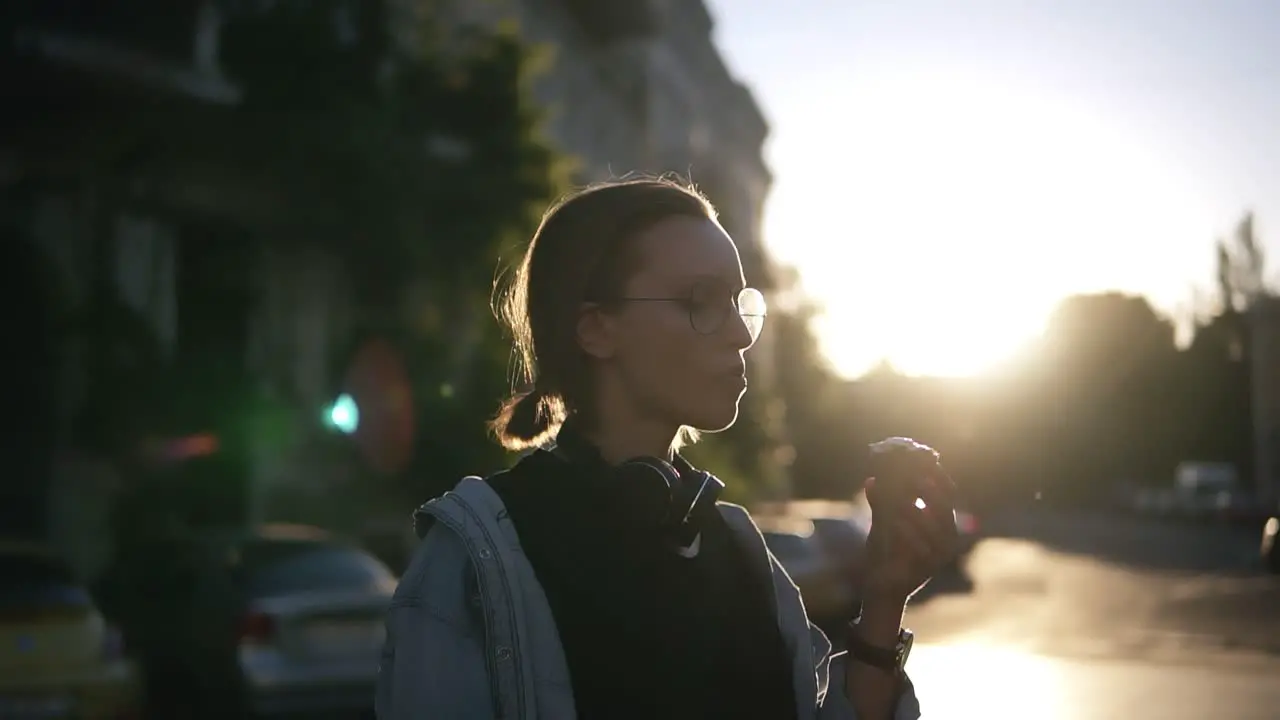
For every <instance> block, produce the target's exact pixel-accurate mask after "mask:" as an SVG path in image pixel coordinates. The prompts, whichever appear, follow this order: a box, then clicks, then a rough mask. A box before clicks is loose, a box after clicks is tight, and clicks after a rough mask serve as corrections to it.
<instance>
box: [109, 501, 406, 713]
mask: <svg viewBox="0 0 1280 720" xmlns="http://www.w3.org/2000/svg"><path fill="white" fill-rule="evenodd" d="M196 540H197V542H198V543H199V544H200V545H201V547H202V548H203V549H204V553H205V556H206V557H211V558H215V559H219V560H220V562H219V563H218V564H217V565H216V566H215V567H214V568H212V570H211V572H212V573H213V574H214V577H211V578H207V579H205V580H202V581H201V583H202V586H203V587H209V588H226V592H225V595H226V598H225V600H224V601H201V600H199V599H198V600H197V602H196V603H195V604H194V607H193V608H192V610H191V612H190V613H189V617H190V621H191V622H193V623H196V624H198V625H200V626H203V627H206V628H208V629H209V631H208V633H206V636H214V635H219V636H220V635H223V634H225V637H221V639H218V638H217V637H212V638H207V639H203V640H202V639H200V636H198V635H191V636H184V637H183V639H182V642H186V643H201V644H203V645H205V646H208V645H213V644H217V645H218V646H225V647H227V648H228V649H229V652H225V653H222V652H215V653H208V652H206V653H204V654H203V655H200V656H199V657H201V658H203V659H202V660H201V661H200V662H201V664H202V666H200V667H196V668H194V672H196V673H197V674H199V675H200V676H201V677H205V678H214V679H218V678H225V677H230V678H233V679H234V680H233V682H232V683H224V684H218V683H214V685H213V686H214V687H215V688H218V690H216V691H209V692H223V693H226V692H232V691H234V692H237V693H239V694H240V695H241V697H242V701H241V703H242V705H243V706H245V707H246V709H247V710H248V711H249V712H250V713H252V714H253V715H254V716H255V717H279V716H300V717H307V718H315V717H320V716H324V717H330V716H335V717H352V716H354V715H356V714H360V713H367V712H370V711H371V710H372V705H373V693H374V684H375V681H376V677H377V671H378V660H379V655H380V653H381V649H382V645H383V639H384V637H385V632H386V631H385V627H386V626H385V619H386V611H387V608H388V606H389V604H390V601H391V596H392V593H393V592H394V591H395V586H396V582H397V578H396V576H395V575H394V574H393V573H392V572H391V571H390V570H389V569H388V568H387V567H386V565H384V564H383V563H382V562H380V561H379V560H378V559H376V558H375V557H374V556H373V555H372V554H370V553H369V552H367V551H365V550H364V549H362V548H360V547H359V546H357V545H355V544H352V543H348V542H345V541H343V540H341V539H339V538H337V537H334V536H332V535H330V534H329V533H326V532H324V531H322V530H320V529H317V528H313V527H308V526H298V525H267V526H262V527H259V528H255V529H246V530H223V531H206V532H204V533H202V534H200V535H198V536H197V538H196ZM134 552H138V551H137V550H135V551H134ZM220 592H221V591H220ZM129 629H130V628H128V627H126V630H129ZM179 650H181V649H180V648H179ZM193 651H194V648H193ZM195 684H196V686H197V687H198V688H200V687H206V686H207V685H208V684H207V683H202V682H197V683H195ZM217 699H218V698H211V699H210V700H211V701H212V700H217ZM197 701H198V700H197Z"/></svg>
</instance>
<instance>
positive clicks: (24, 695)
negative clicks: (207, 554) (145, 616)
mask: <svg viewBox="0 0 1280 720" xmlns="http://www.w3.org/2000/svg"><path fill="white" fill-rule="evenodd" d="M140 704H141V694H140V691H139V683H138V673H137V671H136V668H135V666H134V664H133V662H132V661H130V659H129V658H128V657H126V656H125V648H124V644H123V642H122V641H121V634H120V632H119V631H118V630H117V629H116V628H114V627H112V626H111V625H109V624H108V623H107V622H106V621H105V620H104V618H103V616H102V613H101V612H100V611H99V610H98V607H97V606H96V605H95V603H94V601H93V599H92V598H91V597H90V595H89V592H88V590H87V589H86V588H85V587H84V586H83V585H82V584H81V583H80V582H79V581H77V579H76V578H75V576H74V575H73V574H72V571H71V569H70V567H69V566H68V564H67V563H66V562H65V561H64V560H63V559H62V558H61V557H59V556H58V555H57V554H56V553H55V552H54V551H53V550H51V549H49V548H48V547H46V546H44V545H40V544H33V543H27V542H8V541H0V718H64V717H66V718H69V717H75V718H82V719H84V720H123V719H124V718H133V717H136V713H137V712H138V711H139V709H140Z"/></svg>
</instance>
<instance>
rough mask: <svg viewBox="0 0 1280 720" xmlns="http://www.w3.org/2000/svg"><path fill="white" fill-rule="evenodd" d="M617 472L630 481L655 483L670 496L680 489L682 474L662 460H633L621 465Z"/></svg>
mask: <svg viewBox="0 0 1280 720" xmlns="http://www.w3.org/2000/svg"><path fill="white" fill-rule="evenodd" d="M617 472H618V473H619V475H620V476H623V477H626V478H629V479H633V480H640V481H641V482H650V483H655V484H657V485H659V486H660V487H662V488H663V489H664V490H666V491H667V494H668V495H674V494H675V492H676V490H677V488H679V487H680V472H679V471H678V470H676V469H675V466H674V465H672V464H671V463H669V462H667V461H666V460H663V459H661V458H655V457H638V458H632V459H630V460H627V461H626V462H624V463H622V464H621V465H619V466H618V469H617Z"/></svg>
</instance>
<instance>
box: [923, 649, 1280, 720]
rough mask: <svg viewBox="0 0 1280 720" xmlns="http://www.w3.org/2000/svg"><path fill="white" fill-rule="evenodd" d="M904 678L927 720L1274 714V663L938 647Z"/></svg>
mask: <svg viewBox="0 0 1280 720" xmlns="http://www.w3.org/2000/svg"><path fill="white" fill-rule="evenodd" d="M911 673H912V676H913V679H914V680H915V681H916V683H917V685H918V689H917V692H918V695H919V697H920V703H921V707H922V708H923V711H924V717H925V718H926V719H927V720H935V719H943V718H963V719H965V720H968V719H969V718H973V719H974V720H978V719H979V718H980V719H982V720H1031V719H1034V720H1148V719H1150V720H1184V719H1185V720H1210V719H1211V718H1212V719H1216V718H1223V719H1226V718H1232V719H1236V718H1238V719H1240V720H1246V719H1247V720H1275V719H1276V718H1280V663H1276V664H1273V665H1272V666H1271V667H1265V666H1261V665H1245V666H1242V667H1239V668H1232V667H1221V666H1218V665H1216V664H1210V663H1206V665H1205V666H1203V667H1196V666H1191V665H1163V664H1160V663H1153V662H1150V661H1147V662H1134V661H1114V660H1080V659H1071V658H1060V657H1049V656H1045V655H1039V654H1035V653H1031V652H1027V651H1022V650H1016V649H1007V648H1000V647H988V646H983V645H942V646H925V647H919V648H917V649H916V650H915V651H914V652H913V653H912V656H911Z"/></svg>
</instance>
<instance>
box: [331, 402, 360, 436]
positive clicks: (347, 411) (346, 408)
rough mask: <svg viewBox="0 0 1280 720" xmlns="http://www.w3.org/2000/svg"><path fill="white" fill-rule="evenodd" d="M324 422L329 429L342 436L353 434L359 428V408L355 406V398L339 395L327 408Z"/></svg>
mask: <svg viewBox="0 0 1280 720" xmlns="http://www.w3.org/2000/svg"><path fill="white" fill-rule="evenodd" d="M325 420H326V421H327V422H328V424H329V426H330V427H332V428H333V429H335V430H337V431H338V432H340V433H343V434H344V435H350V434H351V433H353V432H355V431H356V429H357V428H358V427H360V408H359V407H357V406H356V401H355V398H352V397H351V396H350V395H348V394H346V393H343V394H341V395H339V396H338V399H337V400H334V401H333V404H332V405H330V406H329V412H328V417H326V418H325Z"/></svg>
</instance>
